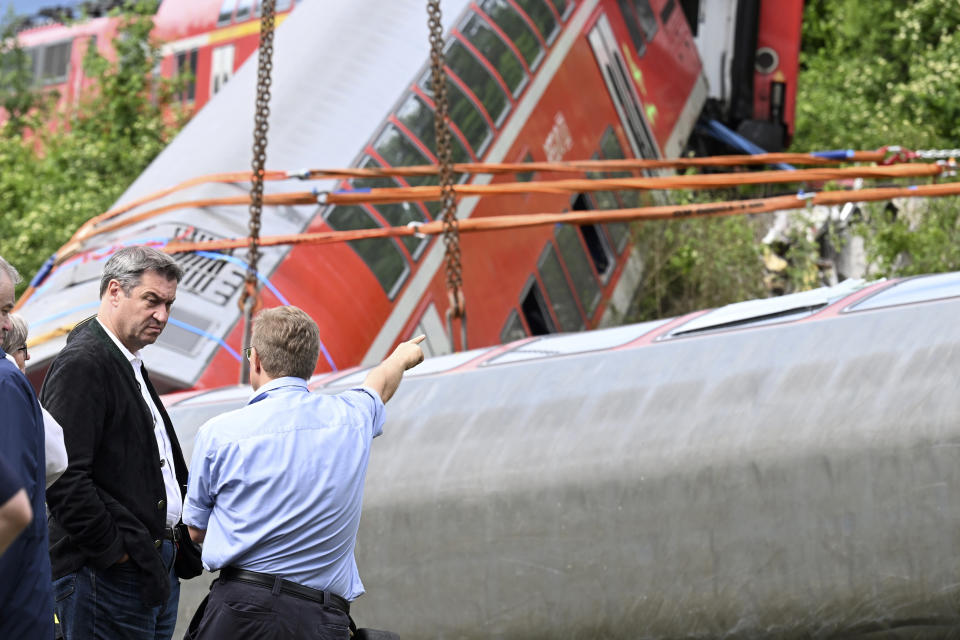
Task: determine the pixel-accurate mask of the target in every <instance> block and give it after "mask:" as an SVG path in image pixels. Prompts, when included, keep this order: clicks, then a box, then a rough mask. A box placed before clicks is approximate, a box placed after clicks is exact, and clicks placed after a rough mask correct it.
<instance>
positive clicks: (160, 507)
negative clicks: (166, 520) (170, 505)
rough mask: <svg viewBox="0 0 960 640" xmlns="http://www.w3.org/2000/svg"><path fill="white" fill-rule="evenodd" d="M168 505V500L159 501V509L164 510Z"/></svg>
mask: <svg viewBox="0 0 960 640" xmlns="http://www.w3.org/2000/svg"><path fill="white" fill-rule="evenodd" d="M166 506H167V501H166V500H161V501H160V502H158V503H157V511H160V510H162V509H163V508H164V507H166Z"/></svg>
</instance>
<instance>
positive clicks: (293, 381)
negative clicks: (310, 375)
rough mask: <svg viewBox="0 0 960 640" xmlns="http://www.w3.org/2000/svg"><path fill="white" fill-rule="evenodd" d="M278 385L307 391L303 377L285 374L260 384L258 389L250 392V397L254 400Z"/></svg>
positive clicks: (278, 386)
mask: <svg viewBox="0 0 960 640" xmlns="http://www.w3.org/2000/svg"><path fill="white" fill-rule="evenodd" d="M280 387H300V388H302V389H303V390H304V391H308V390H309V389H308V388H307V381H306V380H304V379H303V378H295V377H293V376H287V377H284V378H275V379H273V380H271V381H270V382H268V383H266V384H264V385H262V386H261V387H260V388H259V389H257V390H256V391H254V392H253V393H251V394H250V399H251V400H254V399H256V398H259V397H261V396H265V395H266V394H267V393H269V392H271V391H273V390H275V389H279V388H280Z"/></svg>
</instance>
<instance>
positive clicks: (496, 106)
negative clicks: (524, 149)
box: [446, 41, 510, 126]
mask: <svg viewBox="0 0 960 640" xmlns="http://www.w3.org/2000/svg"><path fill="white" fill-rule="evenodd" d="M446 58H447V65H448V66H449V67H450V70H451V71H452V72H453V73H455V74H456V75H457V77H458V78H460V79H461V80H463V82H464V83H466V85H467V86H468V87H470V89H471V91H473V93H474V95H476V96H477V98H478V99H479V100H480V103H481V104H482V105H483V108H484V109H486V110H487V114H488V115H489V116H490V119H491V120H493V122H494V124H495V125H497V126H499V125H500V123H501V122H502V121H503V118H504V117H505V116H506V115H507V111H509V110H510V105H509V104H508V102H507V96H506V94H505V93H504V92H503V87H501V86H500V83H499V82H497V80H496V79H495V78H494V77H493V76H492V75H491V74H490V72H489V71H487V68H486V67H485V66H483V64H482V63H481V62H480V61H479V60H477V59H476V58H475V57H474V56H473V54H472V53H470V52H469V51H468V50H467V48H466V47H464V46H463V45H462V44H460V43H459V42H457V41H454V42H452V43H450V47H449V48H448V49H447V54H446Z"/></svg>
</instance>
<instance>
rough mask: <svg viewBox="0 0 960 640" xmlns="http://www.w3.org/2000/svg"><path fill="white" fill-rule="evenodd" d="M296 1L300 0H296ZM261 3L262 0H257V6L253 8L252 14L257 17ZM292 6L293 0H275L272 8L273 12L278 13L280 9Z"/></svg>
mask: <svg viewBox="0 0 960 640" xmlns="http://www.w3.org/2000/svg"><path fill="white" fill-rule="evenodd" d="M297 2H300V0H297ZM262 4H263V0H259V1H258V2H257V8H256V9H254V11H253V15H254V16H256V17H257V18H259V17H260V6H261V5H262ZM292 6H293V0H277V4H276V5H275V6H274V8H273V12H274V13H280V12H282V11H286V10H287V9H289V8H290V7H292Z"/></svg>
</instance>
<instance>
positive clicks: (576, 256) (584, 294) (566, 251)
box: [556, 224, 600, 317]
mask: <svg viewBox="0 0 960 640" xmlns="http://www.w3.org/2000/svg"><path fill="white" fill-rule="evenodd" d="M556 236H557V246H558V247H559V248H560V255H561V256H563V261H564V262H565V263H566V264H567V270H568V271H569V272H570V279H571V280H573V286H574V288H575V289H576V290H577V295H578V296H579V297H580V304H581V305H583V310H584V312H586V314H587V316H588V317H589V316H591V315H593V312H594V310H595V309H596V308H597V303H598V302H600V285H599V284H598V283H597V279H596V278H595V277H594V275H593V270H592V269H591V268H590V263H589V261H588V260H587V254H586V252H584V250H583V245H582V244H581V243H580V238H579V237H577V230H576V229H574V228H573V227H571V226H570V225H567V224H564V225H559V226H558V227H557V230H556Z"/></svg>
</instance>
